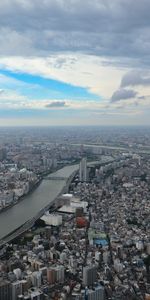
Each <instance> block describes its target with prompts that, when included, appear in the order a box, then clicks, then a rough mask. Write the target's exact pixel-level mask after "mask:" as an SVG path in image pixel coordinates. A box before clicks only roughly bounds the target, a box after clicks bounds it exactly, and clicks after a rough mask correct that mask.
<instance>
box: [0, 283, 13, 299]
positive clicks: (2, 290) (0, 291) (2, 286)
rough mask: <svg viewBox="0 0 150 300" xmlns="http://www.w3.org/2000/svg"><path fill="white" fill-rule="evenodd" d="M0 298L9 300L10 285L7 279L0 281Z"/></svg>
mask: <svg viewBox="0 0 150 300" xmlns="http://www.w3.org/2000/svg"><path fill="white" fill-rule="evenodd" d="M0 299H1V300H2V299H5V300H11V285H10V282H9V281H7V280H5V281H0Z"/></svg>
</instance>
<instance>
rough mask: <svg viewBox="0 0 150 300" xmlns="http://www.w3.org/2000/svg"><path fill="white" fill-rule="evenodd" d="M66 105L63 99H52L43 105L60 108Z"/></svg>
mask: <svg viewBox="0 0 150 300" xmlns="http://www.w3.org/2000/svg"><path fill="white" fill-rule="evenodd" d="M66 106H68V105H67V104H66V102H65V101H52V102H50V103H48V104H46V105H45V107H46V108H62V107H66Z"/></svg>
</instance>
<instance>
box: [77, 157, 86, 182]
mask: <svg viewBox="0 0 150 300" xmlns="http://www.w3.org/2000/svg"><path fill="white" fill-rule="evenodd" d="M79 180H80V181H81V182H86V181H87V180H88V172H87V160H86V158H85V157H84V158H82V160H81V161H80V165H79Z"/></svg>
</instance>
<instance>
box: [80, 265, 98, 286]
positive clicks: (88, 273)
mask: <svg viewBox="0 0 150 300" xmlns="http://www.w3.org/2000/svg"><path fill="white" fill-rule="evenodd" d="M96 281H97V267H96V266H86V267H84V268H83V284H84V285H85V286H91V285H93V284H94V282H96Z"/></svg>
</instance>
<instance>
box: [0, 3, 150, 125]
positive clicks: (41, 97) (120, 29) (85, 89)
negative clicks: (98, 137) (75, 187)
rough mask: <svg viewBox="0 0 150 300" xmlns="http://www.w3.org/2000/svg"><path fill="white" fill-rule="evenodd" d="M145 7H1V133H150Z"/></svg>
mask: <svg viewBox="0 0 150 300" xmlns="http://www.w3.org/2000/svg"><path fill="white" fill-rule="evenodd" d="M149 11H150V2H149V1H148V0H143V1H140V0H137V1H136V2H135V1H129V0H115V1H110V0H105V1H102V0H99V1H97V0H94V1H89V0H86V1H85V0H82V1H79V0H76V1H68V0H43V1H40V0H35V1H30V0H22V1H18V0H7V1H1V2H0V126H26V125H27V126H29V125H30V126H32V125H35V126H36V125H40V126H48V125H150V121H149V109H150V97H149V95H150V72H149V61H150V60H149V57H150V45H149V35H150V31H149V29H150V21H149Z"/></svg>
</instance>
